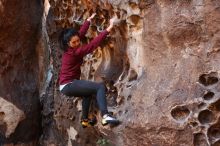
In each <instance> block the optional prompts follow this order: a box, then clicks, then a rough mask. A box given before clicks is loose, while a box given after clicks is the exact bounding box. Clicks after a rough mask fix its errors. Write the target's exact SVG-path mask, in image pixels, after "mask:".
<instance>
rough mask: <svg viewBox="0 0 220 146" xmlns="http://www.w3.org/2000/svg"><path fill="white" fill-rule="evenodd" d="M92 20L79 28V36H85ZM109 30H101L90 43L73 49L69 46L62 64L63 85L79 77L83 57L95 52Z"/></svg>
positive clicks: (60, 79)
mask: <svg viewBox="0 0 220 146" xmlns="http://www.w3.org/2000/svg"><path fill="white" fill-rule="evenodd" d="M89 25H90V22H89V21H85V22H84V24H83V25H82V26H81V28H80V30H79V37H80V38H83V37H84V36H85V34H86V32H87V30H88V28H89ZM107 35H108V31H106V30H105V31H103V32H101V33H100V34H99V35H98V36H97V37H95V38H94V39H93V40H92V41H91V42H90V43H89V44H87V45H83V46H80V47H79V48H76V49H73V48H68V49H67V51H66V52H64V54H63V56H62V65H61V70H60V74H59V84H60V85H63V84H66V83H69V82H71V81H72V80H73V79H79V78H80V74H81V69H80V66H81V65H82V63H83V57H84V56H85V55H87V54H89V53H91V52H93V51H94V50H95V49H96V48H97V47H98V46H99V44H100V43H101V42H102V41H103V40H104V39H105V38H106V36H107Z"/></svg>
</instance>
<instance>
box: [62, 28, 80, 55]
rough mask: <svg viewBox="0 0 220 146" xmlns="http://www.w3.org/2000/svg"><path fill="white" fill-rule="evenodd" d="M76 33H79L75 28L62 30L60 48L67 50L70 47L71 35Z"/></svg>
mask: <svg viewBox="0 0 220 146" xmlns="http://www.w3.org/2000/svg"><path fill="white" fill-rule="evenodd" d="M75 35H77V36H78V35H79V33H78V31H76V30H75V29H74V28H66V29H64V30H63V31H62V32H61V34H60V36H59V41H60V48H61V49H62V50H63V51H66V50H67V49H68V42H69V41H70V39H71V37H72V36H75Z"/></svg>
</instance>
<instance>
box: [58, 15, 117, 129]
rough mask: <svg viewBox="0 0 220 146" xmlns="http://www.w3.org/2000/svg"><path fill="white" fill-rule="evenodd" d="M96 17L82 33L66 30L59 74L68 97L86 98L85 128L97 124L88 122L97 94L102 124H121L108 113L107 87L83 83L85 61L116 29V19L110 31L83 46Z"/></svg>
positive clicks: (82, 29) (105, 31) (84, 111)
mask: <svg viewBox="0 0 220 146" xmlns="http://www.w3.org/2000/svg"><path fill="white" fill-rule="evenodd" d="M95 15H96V14H95V13H94V14H92V16H91V17H89V18H88V19H87V20H86V21H85V22H84V24H83V25H82V26H81V28H80V30H79V31H77V30H75V29H74V28H69V29H65V30H64V31H63V32H62V33H61V36H60V46H61V49H62V50H64V53H63V56H62V65H61V70H60V73H59V89H60V91H61V93H63V94H64V95H67V96H77V97H82V98H83V99H82V119H81V124H82V126H83V127H87V126H90V125H93V124H94V120H93V119H89V118H88V114H89V107H90V102H91V96H92V95H93V94H95V95H96V100H97V103H98V107H99V110H100V111H101V116H102V121H101V122H102V124H103V125H107V124H119V120H117V119H116V118H114V117H112V116H111V115H110V114H109V112H108V109H107V101H106V87H105V85H104V84H103V83H97V82H92V81H86V80H80V74H81V70H80V66H81V65H82V63H83V57H84V56H85V55H87V54H89V53H91V52H93V51H94V50H95V49H96V48H97V47H98V46H99V44H100V43H101V42H102V41H103V40H104V39H105V38H106V36H107V35H108V34H109V32H110V31H111V29H112V28H113V26H114V19H113V18H112V19H110V24H109V26H108V27H107V28H106V30H104V31H102V32H101V33H100V34H99V35H98V36H97V37H95V38H94V39H93V40H92V41H91V42H90V43H88V44H86V45H82V44H81V41H80V40H81V39H82V38H83V37H85V34H86V32H87V30H88V28H89V26H90V23H91V20H92V19H93V18H94V16H95Z"/></svg>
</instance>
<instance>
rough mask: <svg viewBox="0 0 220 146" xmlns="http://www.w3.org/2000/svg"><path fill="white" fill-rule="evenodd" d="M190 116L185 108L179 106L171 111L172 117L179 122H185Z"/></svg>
mask: <svg viewBox="0 0 220 146" xmlns="http://www.w3.org/2000/svg"><path fill="white" fill-rule="evenodd" d="M189 114H190V111H189V109H188V108H187V107H185V106H177V107H175V108H173V109H172V110H171V115H172V117H173V118H174V119H176V120H177V121H182V120H185V119H186V118H187V117H188V116H189Z"/></svg>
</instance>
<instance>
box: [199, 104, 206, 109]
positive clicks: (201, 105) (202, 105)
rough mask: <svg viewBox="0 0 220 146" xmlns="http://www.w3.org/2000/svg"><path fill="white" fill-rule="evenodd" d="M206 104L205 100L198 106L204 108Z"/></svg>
mask: <svg viewBox="0 0 220 146" xmlns="http://www.w3.org/2000/svg"><path fill="white" fill-rule="evenodd" d="M205 106H206V104H205V103H204V102H202V103H200V104H199V105H198V108H199V109H203V108H204V107H205Z"/></svg>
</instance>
